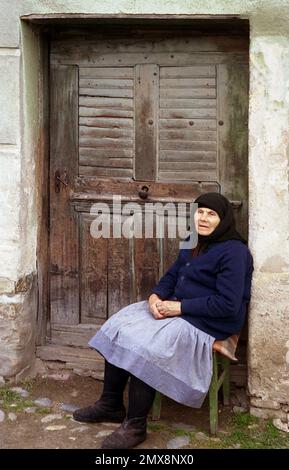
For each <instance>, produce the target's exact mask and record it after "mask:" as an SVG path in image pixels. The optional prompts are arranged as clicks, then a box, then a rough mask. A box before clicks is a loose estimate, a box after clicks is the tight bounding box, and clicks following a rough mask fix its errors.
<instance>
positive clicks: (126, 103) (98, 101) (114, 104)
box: [79, 96, 133, 111]
mask: <svg viewBox="0 0 289 470" xmlns="http://www.w3.org/2000/svg"><path fill="white" fill-rule="evenodd" d="M79 106H84V107H87V108H101V109H103V108H110V109H121V110H129V111H131V110H132V109H133V100H132V99H129V98H98V97H96V96H80V97H79Z"/></svg>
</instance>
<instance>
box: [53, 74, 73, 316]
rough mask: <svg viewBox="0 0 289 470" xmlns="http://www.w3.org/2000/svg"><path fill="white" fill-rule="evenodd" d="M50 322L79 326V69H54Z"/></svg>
mask: <svg viewBox="0 0 289 470" xmlns="http://www.w3.org/2000/svg"><path fill="white" fill-rule="evenodd" d="M50 80H51V96H50V105H51V109H52V113H51V125H50V135H51V136H52V137H53V138H51V142H50V155H51V158H50V299H51V322H52V323H53V322H59V323H64V324H68V325H75V324H77V323H78V322H79V271H78V270H79V258H78V246H79V239H78V214H77V213H76V212H75V211H74V210H73V207H71V205H70V203H69V201H70V195H69V191H70V188H71V184H72V181H73V178H74V176H75V175H76V174H77V173H78V68H77V67H76V66H57V67H54V66H52V67H51V77H50Z"/></svg>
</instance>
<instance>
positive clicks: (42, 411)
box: [0, 372, 289, 449]
mask: <svg viewBox="0 0 289 470" xmlns="http://www.w3.org/2000/svg"><path fill="white" fill-rule="evenodd" d="M52 377H54V378H52ZM18 386H20V387H22V389H25V390H27V391H28V392H29V395H28V396H27V397H25V398H22V397H20V396H19V395H18V392H17V393H16V392H15V391H13V388H12V387H13V385H11V386H9V387H8V386H7V385H5V386H4V387H2V388H0V436H1V437H0V449H99V448H100V446H101V443H102V441H103V439H104V437H105V436H106V435H108V434H110V433H111V432H113V430H114V429H115V428H116V427H117V426H118V424H112V423H101V424H87V423H80V422H76V421H74V420H73V419H72V411H65V410H63V409H62V406H63V404H66V405H69V406H70V407H71V406H73V405H74V406H76V407H82V406H87V405H90V404H92V403H93V402H94V401H96V399H97V398H98V397H99V396H100V394H101V390H102V383H101V382H99V381H97V380H95V379H92V378H90V377H81V376H78V375H74V374H70V373H65V372H64V373H56V374H52V376H48V377H37V378H36V379H33V380H32V379H31V380H27V381H25V382H24V383H21V384H18ZM241 391H242V396H243V398H244V396H245V397H246V394H245V392H244V390H235V392H234V391H233V392H232V394H231V397H232V399H233V398H234V396H235V409H234V403H232V405H231V406H230V407H223V406H222V405H221V404H220V407H219V408H220V409H219V434H218V436H217V437H213V436H210V434H209V409H208V401H206V402H205V403H204V405H203V407H202V408H201V409H200V410H196V409H192V408H189V407H185V406H182V405H179V404H178V403H175V402H173V401H172V400H170V399H168V398H166V397H164V398H163V401H162V416H161V419H160V421H154V422H152V421H151V419H149V426H148V439H147V440H146V441H145V442H144V443H142V444H140V445H139V446H138V448H139V449H180V448H182V449H198V448H218V449H220V448H223V449H224V448H231V449H232V448H233V449H234V448H237V449H239V448H248V447H249V448H287V449H288V448H289V440H288V434H286V433H282V432H280V431H277V429H275V428H274V427H273V425H272V423H270V422H266V421H264V420H258V419H257V418H254V417H252V416H250V415H249V414H248V413H247V412H246V410H245V409H244V408H240V410H241V411H240V412H239V411H238V409H239V407H240V405H241V404H242V403H239V407H237V408H238V409H237V411H236V405H238V403H236V395H238V394H239V395H240V392H241ZM39 398H46V399H49V400H50V403H49V402H48V406H42V407H41V406H36V405H35V403H34V401H33V400H35V399H39ZM243 398H242V400H243ZM233 402H234V400H233ZM243 405H244V403H243Z"/></svg>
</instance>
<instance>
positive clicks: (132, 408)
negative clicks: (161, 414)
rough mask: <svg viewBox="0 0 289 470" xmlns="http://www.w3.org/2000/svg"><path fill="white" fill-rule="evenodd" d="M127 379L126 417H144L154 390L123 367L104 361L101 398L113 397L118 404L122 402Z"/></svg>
mask: <svg viewBox="0 0 289 470" xmlns="http://www.w3.org/2000/svg"><path fill="white" fill-rule="evenodd" d="M128 379H130V381H129V390H128V412H127V418H128V419H131V418H142V417H146V416H147V415H148V413H149V411H150V409H151V407H152V404H153V401H154V397H155V390H154V389H153V388H152V387H150V386H149V385H147V384H146V383H144V382H143V381H142V380H140V379H138V378H137V377H135V376H134V375H132V374H130V373H129V372H128V371H126V370H124V369H120V368H119V367H116V366H114V365H113V364H110V363H109V362H107V361H105V368H104V386H103V392H102V398H103V399H105V398H106V397H110V398H112V397H113V398H114V399H115V403H116V404H117V405H119V406H121V405H122V404H123V392H124V389H125V386H126V384H127V382H128Z"/></svg>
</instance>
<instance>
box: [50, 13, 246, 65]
mask: <svg viewBox="0 0 289 470" xmlns="http://www.w3.org/2000/svg"><path fill="white" fill-rule="evenodd" d="M143 18H144V17H142V20H143ZM178 18H180V16H179V15H178ZM193 21H194V25H195V24H196V23H195V19H194V20H193ZM167 24H168V23H167ZM207 24H210V22H208V23H207ZM97 31H98V33H97ZM195 33H196V31H194V35H192V34H191V31H189V32H188V31H185V30H184V29H181V28H180V29H179V30H178V29H177V28H175V27H173V28H171V27H170V26H169V25H168V28H167V30H166V29H163V28H162V29H156V28H154V29H152V30H151V31H149V30H148V29H146V30H145V29H144V30H143V31H140V29H139V28H137V29H135V30H133V29H131V28H130V29H128V30H127V31H125V30H120V29H118V30H117V27H116V26H114V28H113V29H112V28H110V30H109V32H108V31H105V30H104V29H102V31H101V26H100V25H98V27H97V30H96V29H95V31H94V33H92V31H91V32H89V31H88V30H85V31H83V32H82V34H81V31H79V32H78V33H77V31H76V30H74V32H73V31H71V33H70V34H69V32H67V33H66V37H64V36H62V37H61V36H60V34H59V33H58V38H56V37H55V36H54V39H53V40H52V42H51V51H52V53H53V54H54V53H55V54H59V55H63V56H66V55H67V54H71V53H72V52H73V51H74V52H75V53H78V54H84V52H85V51H86V52H87V53H88V52H89V53H90V54H97V55H100V54H102V53H103V52H104V51H113V52H115V55H116V56H117V57H118V56H119V55H120V54H121V53H128V52H130V53H143V52H151V51H152V50H153V51H156V52H158V53H161V52H163V53H164V52H168V53H180V52H184V51H191V52H198V51H202V52H209V53H212V52H218V51H228V52H229V51H232V52H243V51H246V50H248V38H247V37H246V35H239V34H236V31H235V30H234V36H232V35H228V34H226V33H224V32H223V34H220V31H219V32H218V33H217V34H215V35H214V34H212V31H211V32H210V33H209V34H206V33H204V31H203V30H201V31H200V30H199V34H195ZM80 38H81V40H80Z"/></svg>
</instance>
